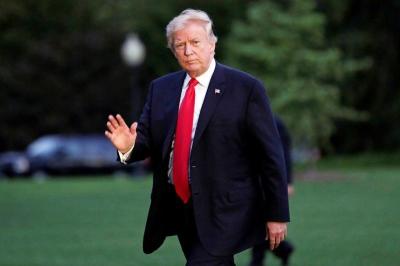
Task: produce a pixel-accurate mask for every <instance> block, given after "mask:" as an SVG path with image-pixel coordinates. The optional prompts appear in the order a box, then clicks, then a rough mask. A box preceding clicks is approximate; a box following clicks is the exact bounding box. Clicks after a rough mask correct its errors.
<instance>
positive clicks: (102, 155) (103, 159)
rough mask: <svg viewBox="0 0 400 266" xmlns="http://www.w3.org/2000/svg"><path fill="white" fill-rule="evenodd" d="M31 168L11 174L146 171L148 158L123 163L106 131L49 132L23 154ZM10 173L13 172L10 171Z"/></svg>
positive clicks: (130, 172) (40, 174) (131, 172)
mask: <svg viewBox="0 0 400 266" xmlns="http://www.w3.org/2000/svg"><path fill="white" fill-rule="evenodd" d="M24 156H25V158H26V160H27V162H28V165H29V166H28V169H26V172H25V173H19V174H17V173H11V175H13V174H14V175H21V174H23V175H28V176H30V175H31V176H48V175H93V174H112V173H124V174H132V175H134V174H144V173H146V172H147V171H149V164H148V162H146V161H145V162H141V163H136V164H131V165H122V164H120V163H119V162H117V160H116V159H117V152H116V150H115V148H114V147H113V146H112V144H111V143H110V141H109V140H108V139H107V138H106V137H105V136H103V135H97V134H94V135H47V136H43V137H41V138H39V139H37V140H35V141H34V142H32V143H31V144H30V145H29V146H28V147H27V149H26V152H25V154H24ZM8 175H10V173H8Z"/></svg>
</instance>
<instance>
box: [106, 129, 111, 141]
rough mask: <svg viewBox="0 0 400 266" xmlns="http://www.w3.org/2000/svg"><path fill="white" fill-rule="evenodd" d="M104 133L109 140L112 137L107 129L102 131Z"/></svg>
mask: <svg viewBox="0 0 400 266" xmlns="http://www.w3.org/2000/svg"><path fill="white" fill-rule="evenodd" d="M104 135H106V137H107V138H108V139H109V140H111V138H112V134H111V133H110V132H109V131H107V130H106V131H104Z"/></svg>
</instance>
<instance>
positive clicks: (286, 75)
mask: <svg viewBox="0 0 400 266" xmlns="http://www.w3.org/2000/svg"><path fill="white" fill-rule="evenodd" d="M325 23H326V21H325V17H324V15H323V14H321V13H318V12H316V11H315V6H314V2H313V1H312V0H303V1H290V2H287V3H285V5H283V4H278V3H276V2H272V1H260V2H257V3H253V4H251V5H250V6H249V8H248V11H247V19H246V20H240V21H236V22H234V24H233V27H232V32H231V33H230V35H229V37H228V38H227V40H225V42H226V43H228V46H227V51H226V53H225V54H226V57H225V61H227V62H228V63H230V64H233V65H235V66H238V67H239V68H241V69H244V70H246V71H247V72H250V73H251V74H253V75H255V76H256V77H259V78H260V79H262V80H263V81H264V83H265V84H266V86H267V92H268V94H269V97H270V99H271V102H272V106H273V110H274V111H275V112H276V113H277V114H278V115H280V116H281V117H282V118H283V120H284V121H285V123H286V124H287V126H288V128H289V130H290V131H291V133H292V135H293V137H294V142H295V143H296V144H297V145H299V144H306V145H312V146H323V147H327V145H328V143H329V137H330V136H331V134H332V133H333V132H334V128H335V119H338V118H346V119H356V118H358V117H359V114H357V113H356V112H354V111H353V110H351V109H349V108H346V107H343V106H342V105H340V91H339V84H340V82H341V80H343V78H344V77H345V76H346V75H348V74H349V73H351V72H353V71H354V70H355V69H357V68H358V67H359V64H358V63H357V62H356V61H352V60H345V59H344V58H343V56H342V54H341V52H340V50H339V49H337V48H335V47H329V46H328V45H327V42H326V37H325V34H324V27H325Z"/></svg>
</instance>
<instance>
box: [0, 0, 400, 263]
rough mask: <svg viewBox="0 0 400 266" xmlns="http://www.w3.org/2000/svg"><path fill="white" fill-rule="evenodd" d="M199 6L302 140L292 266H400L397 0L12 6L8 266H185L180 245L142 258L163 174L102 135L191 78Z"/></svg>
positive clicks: (7, 6)
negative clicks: (181, 51) (154, 93)
mask: <svg viewBox="0 0 400 266" xmlns="http://www.w3.org/2000/svg"><path fill="white" fill-rule="evenodd" d="M188 7H191V8H198V9H202V10H204V11H206V12H207V13H208V14H209V15H210V16H211V18H212V19H213V21H214V25H215V28H214V30H215V32H216V35H217V36H218V37H219V40H218V43H217V51H216V59H217V61H219V62H221V63H225V64H228V65H231V66H234V67H237V68H240V69H242V70H244V71H246V72H249V73H251V74H253V75H254V76H256V77H258V78H260V79H261V80H262V81H263V82H264V83H265V85H266V87H267V93H268V95H269V97H270V100H271V104H272V106H273V110H274V111H275V112H276V114H277V115H278V116H279V117H280V118H281V119H282V121H283V122H284V123H285V125H286V126H287V128H288V130H289V132H290V135H291V137H292V144H293V145H292V157H293V161H294V164H295V165H294V176H295V177H294V179H295V187H296V193H295V195H294V196H293V197H292V199H291V201H292V207H291V209H292V220H293V222H292V224H291V226H290V233H291V235H292V236H293V237H292V240H293V243H294V244H295V246H296V247H297V248H296V252H295V253H294V256H293V260H292V261H293V265H399V263H400V255H399V253H400V252H399V246H400V241H399V239H400V233H399V230H398V226H399V225H400V224H399V222H398V221H399V220H400V214H399V212H398V210H397V206H396V205H395V203H396V202H399V200H400V197H399V193H398V191H399V189H400V180H398V177H399V175H400V127H399V126H398V121H399V120H400V89H399V87H400V84H399V82H400V79H399V75H398V73H399V72H400V69H399V68H400V54H399V53H400V49H399V48H400V34H399V32H400V1H399V0H386V1H373V0H364V1H361V0H342V1H334V0H325V1H324V0H297V1H295V0H259V1H250V0H247V1H246V0H242V1H239V0H229V1H228V0H217V1H204V0H203V1H200V0H199V1H194V0H193V1H185V0H174V1H172V0H165V1H154V0H147V1H140V0H113V1H110V0H92V1H78V0H58V1H54V0H35V1H33V0H13V1H7V0H0V121H1V126H0V180H2V181H4V182H0V265H71V264H72V263H73V264H74V265H182V263H183V258H182V257H181V254H180V252H179V251H178V250H179V249H178V248H177V247H176V245H177V243H176V241H175V240H171V241H170V242H167V244H166V246H165V247H163V248H162V249H161V250H160V252H158V253H157V254H156V255H152V256H146V257H145V256H144V255H142V254H141V247H140V244H141V237H142V230H143V228H144V219H145V215H146V210H147V205H148V202H149V201H148V199H149V194H150V193H149V192H150V188H151V180H150V179H149V178H146V177H149V175H150V172H151V165H150V162H149V161H145V162H140V163H137V164H134V165H132V166H129V167H121V166H120V165H119V164H118V163H116V162H115V158H116V153H115V151H114V149H113V148H112V147H111V145H110V144H109V143H108V142H107V140H106V139H105V138H104V136H103V132H104V130H105V122H106V118H107V115H108V114H110V113H111V114H115V113H120V114H122V115H123V116H124V117H125V118H126V119H127V120H128V121H134V120H136V119H137V118H138V117H139V115H140V112H141V109H142V106H143V104H144V101H145V97H146V94H147V86H148V84H149V82H150V81H151V80H152V79H154V78H156V77H159V76H161V75H164V74H166V73H168V72H171V71H176V70H177V69H179V66H178V64H177V63H176V60H175V59H174V57H173V55H172V54H171V53H170V51H169V50H168V49H167V47H166V40H165V33H164V31H165V26H166V24H167V23H168V22H169V20H171V18H172V17H174V16H176V15H177V14H178V13H179V12H180V11H182V10H183V9H185V8H188ZM88 176H90V178H87V177H88ZM53 177H58V178H53ZM72 177H73V178H72ZM44 181H46V182H44ZM21 254H22V255H21ZM268 259H269V258H268ZM274 259H275V258H273V257H272V256H271V260H270V261H271V262H270V263H268V265H278V264H279V261H278V260H276V259H275V260H274ZM237 260H238V265H246V263H247V261H248V254H247V253H243V254H241V255H240V256H239V257H238V259H237ZM274 263H275V264H274Z"/></svg>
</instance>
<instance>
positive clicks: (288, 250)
mask: <svg viewBox="0 0 400 266" xmlns="http://www.w3.org/2000/svg"><path fill="white" fill-rule="evenodd" d="M275 121H276V127H277V129H278V133H279V136H280V138H281V141H282V146H283V154H284V157H285V165H286V176H287V183H288V195H289V196H291V195H292V194H293V193H294V187H293V185H292V181H293V178H292V158H291V154H290V150H291V146H292V145H291V143H292V141H291V138H290V134H289V131H288V129H287V128H286V126H285V124H284V123H283V121H282V120H281V119H280V118H279V117H278V116H275ZM267 250H268V242H267V241H265V242H264V243H261V244H258V245H255V246H254V247H253V249H252V253H251V261H250V264H249V266H262V265H264V264H263V260H264V257H265V255H266V252H267ZM293 251H294V247H293V245H292V244H291V243H290V242H289V241H287V240H284V241H282V242H281V243H280V244H279V246H278V247H277V248H276V249H274V250H273V251H272V253H273V254H274V255H275V256H276V257H278V258H279V259H280V260H281V263H282V266H287V265H289V258H290V256H291V255H292V253H293Z"/></svg>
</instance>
